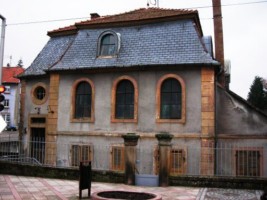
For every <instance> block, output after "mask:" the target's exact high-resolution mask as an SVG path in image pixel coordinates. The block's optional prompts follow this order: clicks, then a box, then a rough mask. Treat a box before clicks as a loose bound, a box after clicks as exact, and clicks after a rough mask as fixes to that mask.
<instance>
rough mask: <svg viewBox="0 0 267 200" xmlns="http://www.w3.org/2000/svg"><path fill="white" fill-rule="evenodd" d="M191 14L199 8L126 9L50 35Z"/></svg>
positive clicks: (195, 12)
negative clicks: (80, 27)
mask: <svg viewBox="0 0 267 200" xmlns="http://www.w3.org/2000/svg"><path fill="white" fill-rule="evenodd" d="M187 14H188V15H189V14H198V11H197V10H190V9H171V8H155V7H151V8H139V9H135V10H131V11H126V12H122V13H118V14H112V15H105V16H100V17H97V18H94V19H88V20H84V21H80V22H76V23H74V24H73V25H70V26H66V27H63V28H59V29H55V30H52V31H48V33H47V34H48V35H49V36H52V35H57V33H64V32H65V33H66V34H74V33H76V32H77V30H78V29H79V27H78V26H89V25H90V26H100V25H103V24H112V23H116V24H119V23H122V22H124V23H125V22H132V21H145V20H153V19H158V18H168V17H174V16H183V15H187Z"/></svg>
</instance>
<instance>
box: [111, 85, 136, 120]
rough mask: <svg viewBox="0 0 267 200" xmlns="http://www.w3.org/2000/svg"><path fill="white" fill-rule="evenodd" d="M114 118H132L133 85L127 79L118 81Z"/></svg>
mask: <svg viewBox="0 0 267 200" xmlns="http://www.w3.org/2000/svg"><path fill="white" fill-rule="evenodd" d="M115 117H116V119H133V118H134V86H133V84H132V83H131V81H129V80H122V81H120V82H119V84H118V86H117V90H116V108H115Z"/></svg>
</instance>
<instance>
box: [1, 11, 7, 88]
mask: <svg viewBox="0 0 267 200" xmlns="http://www.w3.org/2000/svg"><path fill="white" fill-rule="evenodd" d="M0 18H1V19H2V29H1V41H0V85H1V84H2V67H3V62H4V46H5V31H6V18H4V17H3V16H2V15H1V14H0Z"/></svg>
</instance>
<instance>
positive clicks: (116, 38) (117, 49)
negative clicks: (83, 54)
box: [97, 30, 121, 58]
mask: <svg viewBox="0 0 267 200" xmlns="http://www.w3.org/2000/svg"><path fill="white" fill-rule="evenodd" d="M107 35H113V36H114V40H115V50H114V54H112V55H101V47H102V39H103V38H104V37H105V36H107ZM120 41H121V40H120V34H118V33H115V32H114V31H111V30H108V31H105V32H103V33H101V34H100V36H99V38H98V42H97V58H114V57H116V56H117V55H118V53H119V50H120Z"/></svg>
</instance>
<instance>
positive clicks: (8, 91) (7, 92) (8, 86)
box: [4, 85, 11, 94]
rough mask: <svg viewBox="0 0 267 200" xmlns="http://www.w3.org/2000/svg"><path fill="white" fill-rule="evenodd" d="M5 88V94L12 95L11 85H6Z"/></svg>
mask: <svg viewBox="0 0 267 200" xmlns="http://www.w3.org/2000/svg"><path fill="white" fill-rule="evenodd" d="M5 88H6V90H5V92H4V94H10V93H11V92H10V90H11V87H10V85H5Z"/></svg>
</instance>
